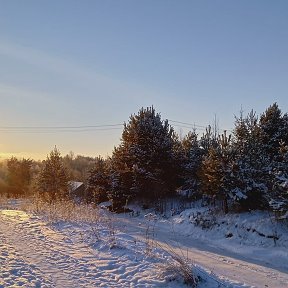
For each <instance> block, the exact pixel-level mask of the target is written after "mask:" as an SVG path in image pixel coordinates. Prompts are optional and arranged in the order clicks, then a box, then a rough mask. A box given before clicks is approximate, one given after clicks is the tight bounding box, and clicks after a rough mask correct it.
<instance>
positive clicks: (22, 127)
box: [0, 124, 123, 130]
mask: <svg viewBox="0 0 288 288" xmlns="http://www.w3.org/2000/svg"><path fill="white" fill-rule="evenodd" d="M116 126H123V124H105V125H83V126H0V129H13V130H14V129H27V130H28V129H83V128H104V127H116Z"/></svg>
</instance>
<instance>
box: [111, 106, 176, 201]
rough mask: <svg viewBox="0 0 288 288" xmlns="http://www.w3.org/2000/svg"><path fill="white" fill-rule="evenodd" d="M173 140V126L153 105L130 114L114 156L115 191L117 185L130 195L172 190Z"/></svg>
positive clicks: (159, 195) (161, 193)
mask: <svg viewBox="0 0 288 288" xmlns="http://www.w3.org/2000/svg"><path fill="white" fill-rule="evenodd" d="M174 144H175V138H174V131H173V129H172V128H171V127H170V125H169V124H168V121H167V120H166V121H162V120H161V116H160V114H158V113H156V112H155V109H154V108H153V107H150V108H146V109H144V108H142V109H141V110H140V111H139V112H138V114H135V115H131V117H130V119H129V122H128V123H127V124H125V125H124V130H123V133H122V139H121V144H120V145H119V147H118V148H115V150H114V152H113V156H112V161H111V163H112V164H111V165H112V171H114V172H113V173H112V174H113V175H114V176H113V177H112V178H113V179H112V182H113V183H114V184H113V185H114V187H115V188H114V191H115V192H116V190H117V189H116V187H118V188H120V189H122V190H125V191H123V193H125V194H126V195H131V197H132V196H133V195H137V196H138V197H144V198H145V197H146V198H147V197H148V198H154V199H155V198H162V197H164V196H165V195H169V194H171V193H173V192H174V190H175V187H176V175H177V171H176V169H175V161H174V160H175V154H174ZM129 177H131V179H130V180H132V181H128V179H129ZM117 183H118V184H117ZM115 185H116V186H115ZM117 185H118V186H117ZM126 185H127V186H126Z"/></svg>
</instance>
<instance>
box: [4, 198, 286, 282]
mask: <svg viewBox="0 0 288 288" xmlns="http://www.w3.org/2000/svg"><path fill="white" fill-rule="evenodd" d="M12 207H14V208H15V207H16V208H17V210H11V209H8V207H7V206H5V208H4V207H2V209H0V269H1V270H0V287H1V288H4V287H152V288H153V287H170V288H175V287H187V286H186V285H185V284H184V283H183V282H184V281H183V277H181V276H179V273H178V270H177V269H175V267H178V266H177V263H178V262H177V261H176V262H175V261H174V260H175V259H176V258H177V255H180V256H181V259H182V260H181V261H184V260H185V261H187V262H185V261H184V262H185V263H187V265H188V266H187V267H191V269H192V270H193V271H194V273H195V275H198V276H200V277H201V278H202V281H200V282H199V284H198V286H197V287H200V288H204V287H206V288H212V287H230V288H236V287H242V288H244V287H279V288H281V287H287V285H288V275H287V271H288V263H287V262H288V260H287V259H288V254H287V253H288V252H287V250H288V249H287V245H288V242H287V238H288V236H287V230H285V229H287V228H285V227H277V229H276V230H275V229H274V230H273V229H272V230H271V227H272V226H273V227H274V226H275V223H272V222H271V220H269V221H270V222H271V223H272V224H273V225H272V224H269V222H268V218H265V217H264V214H261V212H255V213H250V214H247V215H245V214H243V215H242V214H241V215H236V214H235V215H228V216H223V217H222V218H219V219H220V220H219V219H218V218H217V219H218V220H217V223H218V222H219V221H220V222H221V225H220V226H218V225H213V226H212V227H211V228H209V229H208V228H206V229H205V230H203V229H201V228H200V227H199V226H197V225H195V223H194V224H193V221H195V219H194V218H195V217H194V216H195V215H198V216H199V215H200V216H199V217H198V218H201V217H204V216H205V217H206V216H207V217H210V216H211V215H210V214H209V213H208V211H207V209H206V208H199V207H198V208H192V209H189V210H185V211H183V212H182V213H181V214H179V215H176V216H173V217H169V219H163V218H161V217H159V216H158V215H155V214H154V213H153V212H151V211H150V213H144V212H143V211H139V213H137V215H139V216H137V217H131V215H130V214H120V215H115V214H112V213H110V212H108V211H106V209H99V210H97V211H96V212H95V210H91V211H90V210H89V209H92V208H91V207H88V206H87V207H84V208H83V209H84V210H85V213H90V214H89V215H90V216H89V217H90V218H89V217H86V216H85V217H86V218H81V217H80V216H79V218H77V217H76V216H73V217H72V216H71V215H72V213H70V214H71V215H70V216H71V218H70V219H66V220H63V219H64V218H65V217H64V218H63V219H62V220H61V218H59V217H56V216H55V215H54V212H53V213H52V214H53V215H54V216H53V217H47V215H45V214H41V213H38V214H37V215H36V214H35V213H32V212H24V210H23V209H22V208H21V205H18V204H17V202H14V203H13V205H12ZM67 207H69V205H67V206H65V209H66V208H67ZM67 209H68V208H67ZM26 211H27V209H26ZM51 211H52V210H51ZM51 211H50V212H51ZM71 211H72V210H71ZM73 212H75V213H76V214H75V215H77V213H78V214H79V211H78V210H77V208H74V209H73ZM197 213H198V214H197ZM199 213H200V214H199ZM92 214H93V215H92ZM202 214H205V215H202ZM87 215H88V214H87ZM193 215H194V216H193ZM222 222H224V223H223V224H222ZM235 223H237V225H238V226H237V227H238V228H237V227H236V228H235ZM247 228H249V229H250V231H251V232H250V233H248V232H247ZM245 229H246V232H247V233H246V234H245V233H244V231H245ZM253 229H255V231H256V230H257V231H258V232H260V233H263V234H265V235H266V234H267V235H268V234H269V235H270V233H271V231H274V232H273V233H274V234H273V235H277V237H278V238H279V240H277V241H276V246H275V247H274V241H273V239H270V238H264V237H263V236H262V237H261V236H259V234H257V233H256V232H252V230H253ZM228 231H229V233H232V234H233V236H231V237H229V238H226V237H225V235H226V234H227V232H228ZM237 231H238V234H239V235H242V234H241V233H242V232H243V233H244V234H243V235H242V237H239V236H237V237H236V235H238V234H237ZM234 235H235V236H234ZM262 238H263V239H262ZM259 239H261V241H262V242H260V240H259ZM275 257H277V258H275ZM173 259H174V260H173ZM189 259H190V260H189ZM276 259H277V260H276ZM172 264H173V265H172Z"/></svg>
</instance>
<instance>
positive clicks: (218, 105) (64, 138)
mask: <svg viewBox="0 0 288 288" xmlns="http://www.w3.org/2000/svg"><path fill="white" fill-rule="evenodd" d="M287 51H288V1H286V0H277V1H266V0H254V1H250V0H242V1H231V0H226V1H224V0H217V1H214V0H210V1H207V0H202V1H194V0H180V1H179V0H145V1H144V0H142V1H135V0H121V1H120V0H118V1H117V0H113V1H112V0H102V1H100V0H85V1H80V0H77V1H75V0H61V1H58V0H49V1H48V0H43V1H38V0H35V1H33V0H26V1H16V0H13V1H11V0H0V157H2V158H5V157H10V156H11V155H15V156H17V157H30V158H34V159H36V160H37V159H45V158H46V156H47V154H49V152H50V151H51V150H52V149H53V148H54V146H55V145H56V146H57V148H58V149H59V150H60V152H61V154H62V155H65V154H67V153H69V152H70V151H73V152H74V153H75V154H76V155H77V154H80V155H85V156H91V157H95V156H98V155H102V156H103V157H105V156H108V155H111V153H112V151H113V147H114V146H117V145H119V143H120V138H121V132H122V129H123V123H124V122H127V121H128V120H129V117H130V115H131V114H135V113H137V112H138V111H139V109H140V108H141V107H150V106H152V105H153V106H154V107H155V109H156V111H157V112H159V113H161V116H162V119H168V120H170V121H171V122H170V124H171V125H172V126H174V127H175V130H176V131H177V132H178V133H179V134H181V135H185V133H187V132H188V130H189V129H192V128H193V127H196V128H197V127H198V128H199V129H198V133H199V135H201V134H202V133H203V127H205V126H207V125H209V124H213V123H214V122H215V119H216V122H217V124H218V127H219V129H232V128H233V126H234V119H235V115H236V116H237V115H239V111H240V110H241V109H242V110H243V111H244V114H245V113H246V114H247V113H248V112H249V111H251V109H254V110H255V111H256V113H257V114H261V113H263V112H264V111H265V109H267V108H268V107H269V105H271V104H273V103H274V102H277V103H278V105H279V107H280V109H281V110H282V112H283V113H284V112H285V113H286V112H288V97H287V96H288V53H287ZM172 121H178V122H183V123H189V125H184V124H181V123H177V122H172ZM181 126H182V127H181ZM187 127H188V128H187ZM220 131H221V130H220Z"/></svg>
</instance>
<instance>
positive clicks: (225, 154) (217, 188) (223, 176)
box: [200, 131, 234, 213]
mask: <svg viewBox="0 0 288 288" xmlns="http://www.w3.org/2000/svg"><path fill="white" fill-rule="evenodd" d="M217 143H218V144H217V147H213V146H216V145H213V146H210V148H209V150H208V154H207V155H206V156H204V158H203V161H202V165H201V170H200V179H201V191H202V193H203V194H204V195H206V196H208V197H210V198H211V199H212V200H213V201H215V200H217V199H218V200H221V202H222V207H223V211H224V212H225V213H227V212H228V201H229V199H230V198H231V197H233V195H232V194H231V189H232V187H233V183H234V175H233V173H232V168H233V163H234V162H233V161H234V150H233V146H232V142H231V135H229V136H227V133H226V131H224V133H223V134H222V135H221V136H219V137H218V141H217Z"/></svg>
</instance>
